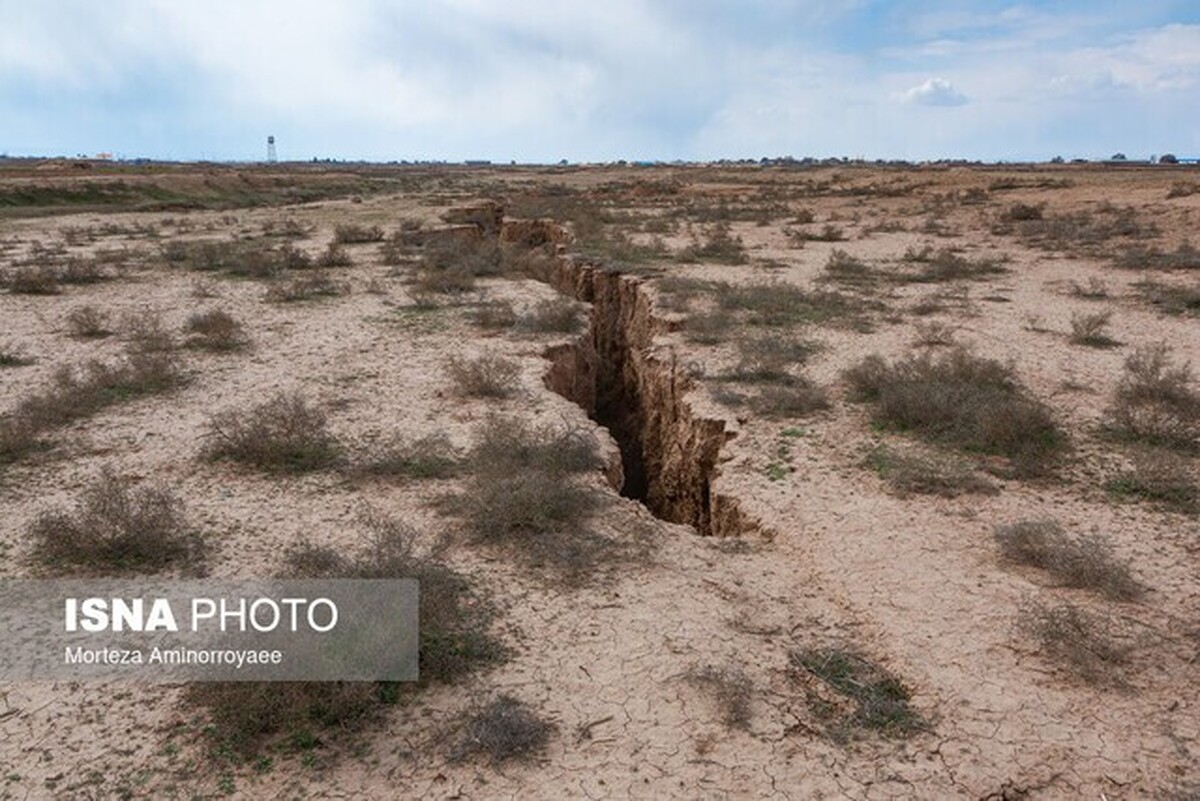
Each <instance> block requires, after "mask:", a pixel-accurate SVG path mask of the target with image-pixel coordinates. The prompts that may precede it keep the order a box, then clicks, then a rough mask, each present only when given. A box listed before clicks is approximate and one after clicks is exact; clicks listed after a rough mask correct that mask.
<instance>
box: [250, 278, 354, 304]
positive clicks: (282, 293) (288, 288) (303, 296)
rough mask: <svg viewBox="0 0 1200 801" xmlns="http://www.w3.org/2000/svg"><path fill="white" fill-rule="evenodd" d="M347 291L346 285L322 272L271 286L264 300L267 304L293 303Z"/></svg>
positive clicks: (333, 295)
mask: <svg viewBox="0 0 1200 801" xmlns="http://www.w3.org/2000/svg"><path fill="white" fill-rule="evenodd" d="M349 291H350V288H349V287H348V286H347V285H346V284H343V283H340V282H338V281H335V280H333V279H332V278H330V277H329V276H328V275H326V274H325V273H323V272H313V273H309V274H308V275H302V276H298V277H296V278H291V279H288V280H286V281H282V282H280V283H277V284H273V285H272V286H271V287H270V288H268V289H267V294H266V300H267V302H268V303H295V302H297V301H303V300H312V299H313V298H332V297H337V296H339V295H345V294H346V293H347V292H349Z"/></svg>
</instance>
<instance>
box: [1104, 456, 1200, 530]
mask: <svg viewBox="0 0 1200 801" xmlns="http://www.w3.org/2000/svg"><path fill="white" fill-rule="evenodd" d="M1104 488H1105V489H1106V490H1108V491H1109V493H1111V494H1112V495H1114V496H1116V497H1117V498H1121V499H1125V500H1134V501H1145V502H1148V503H1151V504H1154V505H1155V506H1158V507H1159V508H1161V509H1165V510H1167V511H1172V512H1178V513H1180V514H1185V515H1196V514H1200V486H1198V485H1197V483H1196V480H1195V478H1193V476H1192V469H1191V466H1190V465H1189V464H1188V462H1187V461H1186V460H1184V459H1181V458H1179V457H1178V456H1176V455H1175V454H1172V453H1166V452H1163V451H1148V452H1145V453H1140V454H1137V455H1136V456H1135V457H1134V460H1133V467H1132V468H1131V469H1129V470H1125V471H1122V472H1120V473H1118V474H1116V475H1115V476H1113V477H1112V478H1110V479H1109V480H1108V481H1106V482H1105V483H1104Z"/></svg>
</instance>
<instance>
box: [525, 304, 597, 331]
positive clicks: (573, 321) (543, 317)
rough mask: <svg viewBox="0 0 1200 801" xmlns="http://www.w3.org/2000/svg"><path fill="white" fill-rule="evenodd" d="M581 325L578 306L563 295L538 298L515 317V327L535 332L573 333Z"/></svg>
mask: <svg viewBox="0 0 1200 801" xmlns="http://www.w3.org/2000/svg"><path fill="white" fill-rule="evenodd" d="M582 327H583V320H582V319H581V318H580V316H579V307H578V306H577V305H576V304H575V303H573V302H572V301H570V300H568V299H567V298H564V297H556V298H549V299H546V300H539V301H538V302H537V303H536V304H534V306H533V308H531V309H530V310H529V311H527V312H525V313H524V314H522V315H521V316H520V317H519V318H517V328H518V329H520V330H522V331H529V332H535V333H555V334H574V333H576V332H578V331H579V330H580V329H581V328H582Z"/></svg>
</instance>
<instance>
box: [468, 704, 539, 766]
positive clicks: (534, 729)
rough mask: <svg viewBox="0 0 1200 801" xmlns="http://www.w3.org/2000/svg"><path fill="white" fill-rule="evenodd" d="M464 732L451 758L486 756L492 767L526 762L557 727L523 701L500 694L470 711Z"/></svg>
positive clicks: (533, 756)
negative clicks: (506, 763) (507, 763)
mask: <svg viewBox="0 0 1200 801" xmlns="http://www.w3.org/2000/svg"><path fill="white" fill-rule="evenodd" d="M462 729H463V734H462V737H461V739H460V740H459V742H458V743H457V744H456V745H455V746H454V747H453V748H452V749H451V751H450V758H451V759H452V760H453V761H456V762H457V761H462V760H465V759H468V758H470V757H475V756H478V757H486V758H487V759H488V761H489V762H491V764H492V765H493V766H495V765H500V764H503V763H505V762H511V761H514V760H516V761H527V760H530V759H533V758H535V757H536V756H538V755H539V754H541V753H542V752H543V751H545V750H546V746H547V744H549V742H550V737H551V735H552V734H554V732H555V729H556V727H555V726H554V724H553V723H549V722H547V721H545V720H542V718H541V717H539V716H538V715H537V713H536V712H534V711H533V709H532V708H530V706H529V705H528V704H526V703H525V702H524V701H518V700H517V699H515V698H513V697H512V696H509V695H501V696H500V697H498V698H496V699H495V700H494V701H492V702H491V703H489V704H488V705H487V706H485V707H483V708H482V709H478V710H476V711H475V712H472V713H469V714H468V715H467V717H466V719H465V721H464V723H463V726H462Z"/></svg>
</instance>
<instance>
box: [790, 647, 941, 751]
mask: <svg viewBox="0 0 1200 801" xmlns="http://www.w3.org/2000/svg"><path fill="white" fill-rule="evenodd" d="M791 663H792V667H793V668H794V669H796V670H797V671H801V670H802V671H804V673H803V674H801V675H810V676H813V677H815V678H816V679H819V680H820V681H821V682H822V683H823V685H824V686H825V687H827V688H828V689H829V690H832V691H833V693H834V694H835V697H834V698H829V697H828V696H827V694H826V693H823V692H820V691H817V690H810V691H809V702H810V706H811V708H812V709H813V711H814V712H815V713H816V715H817V716H818V718H820V719H821V720H822V721H823V722H824V723H825V724H826V726H827V733H828V734H829V736H831V737H832V738H833V739H835V740H837V741H846V740H850V739H853V738H854V737H856V736H858V735H859V734H861V733H863V732H873V733H876V734H880V735H882V736H884V737H907V736H910V735H913V734H916V733H918V732H921V731H924V730H926V729H927V728H928V726H927V724H926V723H925V721H924V720H923V719H922V718H921V716H920V715H919V714H918V713H917V711H916V710H914V709H913V708H912V707H911V706H910V705H909V701H910V698H911V695H910V693H909V690H908V688H907V687H905V686H904V684H903V683H902V682H901V681H900V680H899V679H898V678H896V677H895V676H893V675H892V674H891V673H889V672H888V671H887V670H885V669H884V668H882V667H880V666H879V665H877V664H875V663H874V662H872V661H870V660H869V659H867V658H866V657H865V656H863V655H861V654H859V653H858V652H857V651H855V650H853V649H850V648H846V647H842V646H834V647H828V648H797V649H795V650H793V651H792V653H791ZM846 705H848V706H849V707H850V708H849V709H846V708H845V707H846Z"/></svg>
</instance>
